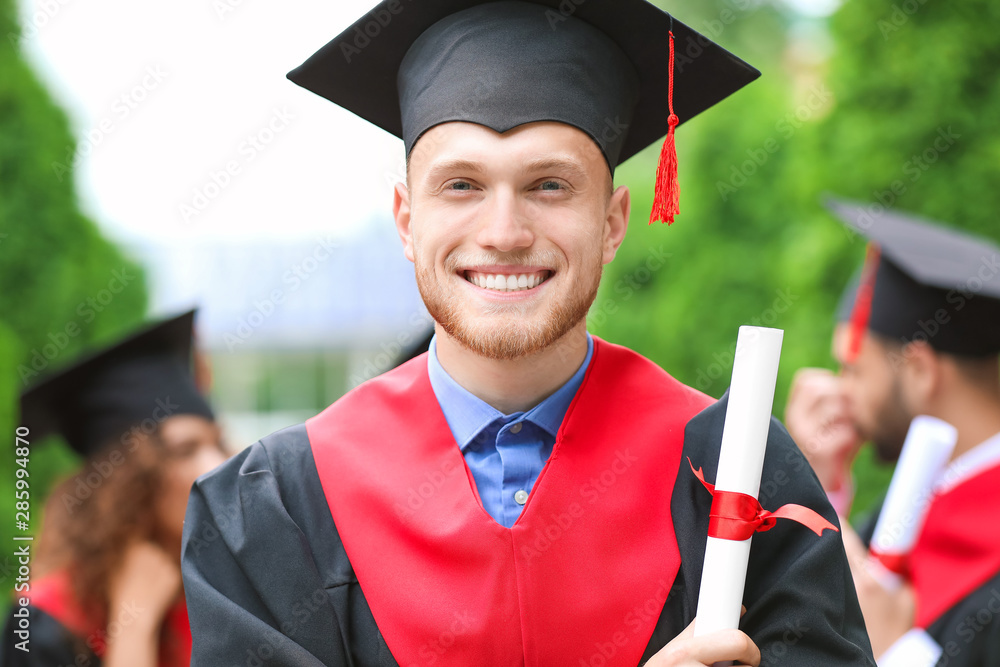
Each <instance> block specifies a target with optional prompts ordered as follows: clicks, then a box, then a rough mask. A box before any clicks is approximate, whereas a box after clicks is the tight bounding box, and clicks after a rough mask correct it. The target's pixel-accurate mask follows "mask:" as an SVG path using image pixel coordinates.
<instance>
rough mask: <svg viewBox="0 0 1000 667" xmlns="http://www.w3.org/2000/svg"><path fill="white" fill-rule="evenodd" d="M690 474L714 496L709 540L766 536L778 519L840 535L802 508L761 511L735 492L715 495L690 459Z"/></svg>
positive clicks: (782, 507) (825, 522)
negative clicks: (789, 520)
mask: <svg viewBox="0 0 1000 667" xmlns="http://www.w3.org/2000/svg"><path fill="white" fill-rule="evenodd" d="M688 465H690V466H691V472H693V473H694V476H695V477H697V478H698V480H699V481H700V482H701V483H702V484H703V485H704V486H705V488H706V489H708V492H709V493H711V494H712V508H711V509H710V510H709V515H708V516H709V519H708V536H709V537H716V538H719V539H722V540H735V541H737V542H742V541H744V540H748V539H750V537H751V536H752V535H753V534H754V533H763V532H765V531H768V530H771V529H772V528H774V526H775V524H776V523H778V519H791V520H792V521H795V522H796V523H801V524H802V525H803V526H805V527H806V528H808V529H809V530H811V531H813V532H814V533H816V534H817V535H822V534H823V531H824V530H826V529H827V528H829V529H830V530H832V531H834V532H837V533H839V532H840V530H839V529H838V528H837V527H836V526H834V525H833V524H832V523H830V522H829V521H827V520H826V519H824V518H823V517H822V516H820V515H819V514H818V513H817V512H815V511H813V510H811V509H809V508H808V507H803V506H802V505H794V504H788V505H782V506H781V507H779V508H778V509H776V510H775V511H773V512H768V511H767V510H766V509H764V508H763V507H761V505H760V502H758V501H757V499H756V498H754V497H753V496H748V495H747V494H745V493H738V492H735V491H716V490H715V485H714V484H709V483H708V482H706V481H705V475H704V473H703V472H702V470H701V468H698V469H697V470H695V467H694V463H691V459H690V458H688Z"/></svg>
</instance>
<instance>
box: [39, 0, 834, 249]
mask: <svg viewBox="0 0 1000 667" xmlns="http://www.w3.org/2000/svg"><path fill="white" fill-rule="evenodd" d="M784 2H786V3H787V4H788V5H790V6H791V7H793V8H794V9H796V10H797V11H800V12H802V13H804V14H807V15H822V14H825V13H829V12H830V11H832V10H833V9H834V8H835V7H836V5H837V4H838V0H784ZM374 4H375V3H374V1H373V0H280V1H279V0H171V1H170V2H142V1H139V2H137V1H136V0H22V16H23V20H22V25H23V26H24V34H25V40H24V41H25V50H26V52H27V53H28V55H29V58H31V60H32V62H33V63H34V65H35V67H36V69H38V70H39V71H40V73H41V74H42V76H43V78H44V79H45V80H46V81H47V83H48V84H49V87H50V89H51V90H52V91H53V93H54V94H55V96H56V98H57V99H58V100H59V101H60V103H61V104H62V105H63V107H64V108H65V109H67V110H68V112H69V114H70V117H71V121H72V123H73V126H74V129H75V131H76V135H77V137H78V138H79V145H78V148H77V153H76V155H75V156H64V157H63V159H62V161H63V162H64V163H65V162H67V160H68V157H75V159H76V161H77V162H76V163H77V166H78V168H77V172H76V181H77V184H78V192H79V193H80V196H81V199H82V203H83V206H84V208H85V210H87V211H88V212H89V213H90V214H91V215H92V216H93V217H94V218H95V219H96V220H97V221H98V223H99V224H100V225H101V226H102V227H103V228H104V229H105V231H106V232H107V233H108V234H110V235H111V236H112V237H114V238H117V239H119V240H123V241H131V242H140V243H154V244H156V243H164V242H174V243H177V242H180V243H186V242H189V241H194V240H196V239H202V240H206V239H211V238H214V239H240V240H244V241H245V240H262V239H265V240H267V239H274V240H276V241H277V240H285V239H288V240H292V239H295V238H306V237H310V236H313V235H314V234H316V233H317V232H319V231H322V232H325V233H335V234H340V233H344V234H349V233H350V231H351V230H356V229H358V228H359V227H360V226H361V225H364V224H369V223H371V221H372V220H373V219H374V218H376V217H381V218H383V219H385V220H388V217H387V216H388V214H389V211H390V203H391V185H392V183H394V182H395V181H396V180H398V176H399V175H400V174H401V171H402V157H403V156H402V152H403V149H402V143H401V142H400V141H398V140H397V139H395V138H393V137H391V136H389V135H388V134H386V133H385V132H382V131H381V130H379V129H377V128H375V127H374V126H372V125H370V124H369V123H367V122H365V121H362V120H360V119H358V118H357V117H355V116H353V115H352V114H350V113H349V112H346V111H344V110H342V109H340V108H338V107H336V106H335V105H333V104H331V103H329V102H327V101H325V100H322V99H321V98H319V97H317V96H315V95H313V94H312V93H309V92H307V91H305V90H303V89H301V88H299V87H298V86H295V85H294V84H292V83H291V82H289V81H287V80H286V79H285V78H284V75H285V72H287V71H288V70H290V69H292V68H293V67H295V66H296V65H298V64H299V63H300V62H301V61H302V60H304V59H305V58H306V57H307V56H309V55H310V54H311V53H312V52H313V51H315V50H316V49H317V48H319V47H320V46H321V45H322V44H324V43H326V42H327V41H329V40H330V39H331V38H333V37H334V36H335V35H336V34H338V33H339V32H340V31H341V30H342V29H344V28H346V27H347V26H349V25H350V24H351V23H353V21H354V20H355V19H356V18H358V17H360V16H362V15H363V14H364V13H365V12H367V11H368V10H369V9H371V7H372V6H373V5H374ZM150 73H156V76H153V75H151V74H150ZM123 96H124V98H123ZM288 114H290V115H291V120H290V121H287V123H286V121H282V120H281V118H282V117H283V116H287V115H288ZM271 123H273V124H274V128H276V129H280V131H277V132H275V133H274V134H273V135H272V134H270V132H271V130H270V129H269V125H270V124H271ZM257 134H261V136H260V141H259V142H258V145H260V146H262V148H261V149H260V150H258V149H256V148H253V147H252V146H251V144H249V143H248V142H247V140H248V137H250V136H251V135H257ZM267 139H270V143H266V144H265V143H264V140H267ZM251 157H252V159H251ZM231 161H235V163H236V165H237V166H238V168H239V173H237V174H236V175H235V176H232V177H229V178H228V182H227V176H221V177H217V179H216V180H217V181H218V182H219V183H224V184H225V187H223V188H219V189H217V188H216V187H215V184H213V180H212V175H213V173H218V172H220V171H222V170H224V169H225V167H226V165H227V163H230V162H231ZM55 173H56V169H55V168H54V171H53V174H54V175H55ZM198 192H201V193H202V194H203V195H212V197H211V198H208V197H206V198H205V199H201V200H196V195H197V193H198ZM183 204H187V205H189V206H191V209H189V215H188V216H187V219H185V216H184V214H183V213H182V211H181V206H182V205H183ZM195 204H199V205H200V206H202V207H204V208H203V210H197V209H196V208H195Z"/></svg>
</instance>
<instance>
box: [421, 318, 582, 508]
mask: <svg viewBox="0 0 1000 667" xmlns="http://www.w3.org/2000/svg"><path fill="white" fill-rule="evenodd" d="M593 354H594V340H593V338H591V337H590V334H587V356H586V357H585V358H584V360H583V364H582V365H581V366H580V368H579V369H578V370H577V371H576V373H574V374H573V377H571V378H570V379H569V380H568V381H567V382H566V384H564V385H563V386H562V387H560V388H559V389H558V390H556V392H555V393H553V394H552V395H551V396H549V397H548V398H546V399H545V400H544V401H542V402H541V403H539V404H538V405H536V406H535V407H533V408H532V409H530V410H528V411H527V412H515V413H513V414H509V415H505V414H503V413H502V412H500V411H499V410H497V409H496V408H494V407H492V406H491V405H489V404H488V403H486V402H485V401H483V400H481V399H479V398H477V397H476V396H474V395H472V394H471V393H470V392H468V391H467V390H466V389H465V388H464V387H462V386H461V385H459V384H458V383H457V382H455V380H454V379H453V378H452V377H451V376H450V375H448V373H447V371H445V370H444V368H442V367H441V363H440V362H439V361H438V358H437V340H436V337H435V338H433V339H431V345H430V354H429V355H428V359H427V373H428V375H429V376H430V380H431V387H432V388H433V389H434V395H435V396H436V397H437V400H438V403H440V404H441V411H442V412H443V413H444V418H445V420H446V421H447V422H448V427H449V428H450V429H451V433H452V435H453V436H455V442H456V443H457V444H458V447H459V449H460V450H461V451H462V455H463V456H465V461H466V463H467V464H468V466H469V470H470V471H472V477H473V479H475V480H476V489H478V491H479V498H480V499H481V500H482V502H483V509H485V510H486V512H487V513H489V515H490V516H492V517H493V519H494V520H496V522H497V523H499V524H500V525H502V526H506V527H507V528H510V527H511V526H513V525H514V522H515V521H517V517H519V516H520V515H521V510H522V509H523V508H524V503H525V502H527V498H528V494H530V493H531V487H532V486H534V484H535V480H536V479H538V475H539V474H540V473H541V472H542V468H543V467H545V462H546V461H547V460H548V459H549V454H551V453H552V447H553V446H554V445H555V442H556V433H558V432H559V426H560V425H562V421H563V418H564V417H565V416H566V410H567V409H568V408H569V404H570V403H571V402H572V401H573V397H574V396H576V392H577V390H578V389H579V388H580V385H581V384H582V383H583V376H584V375H585V374H586V372H587V366H589V365H590V358H591V357H592V356H593Z"/></svg>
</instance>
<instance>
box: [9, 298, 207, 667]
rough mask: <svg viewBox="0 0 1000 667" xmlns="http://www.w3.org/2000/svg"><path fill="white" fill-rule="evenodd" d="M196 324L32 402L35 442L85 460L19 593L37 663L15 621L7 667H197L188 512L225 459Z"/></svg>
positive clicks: (26, 409) (130, 345) (46, 521)
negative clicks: (188, 588) (195, 348)
mask: <svg viewBox="0 0 1000 667" xmlns="http://www.w3.org/2000/svg"><path fill="white" fill-rule="evenodd" d="M193 320H194V313H193V312H188V313H185V314H183V315H180V316H178V317H175V318H172V319H170V320H167V321H164V322H161V323H158V324H155V325H153V326H150V327H148V328H146V329H144V330H142V331H140V332H137V333H135V334H133V335H131V336H129V337H128V338H127V339H125V340H122V341H120V342H119V343H117V344H115V345H112V346H110V347H108V348H106V349H103V350H101V351H98V352H97V353H95V354H93V355H92V356H89V357H87V358H86V359H84V360H82V361H79V362H77V363H76V364H74V365H73V366H72V367H70V368H68V369H66V370H63V371H61V372H59V373H57V374H56V375H54V376H51V377H49V378H46V379H44V380H42V381H41V382H39V383H38V384H36V385H35V386H33V387H31V388H29V389H28V390H27V391H26V392H25V393H24V394H23V395H22V397H21V423H22V424H24V425H25V426H28V427H29V428H30V429H31V434H32V439H33V440H35V441H38V440H40V439H41V438H44V437H45V436H46V435H49V434H58V435H60V436H62V437H63V438H64V439H65V441H66V442H67V443H68V444H69V445H70V446H71V447H72V448H73V449H74V450H75V451H76V452H77V453H79V454H80V455H81V456H82V457H84V459H85V461H84V463H83V464H82V466H81V468H80V470H79V472H78V473H76V474H75V475H73V476H72V477H70V478H69V479H66V480H65V481H63V482H62V483H61V484H59V485H57V486H56V487H55V489H54V490H53V491H52V493H51V495H50V497H49V500H48V502H47V503H46V507H45V512H44V518H43V522H42V526H41V531H40V535H39V539H38V541H37V552H36V554H35V559H34V561H33V563H32V579H31V582H30V588H29V590H27V591H25V592H20V593H16V594H15V600H18V599H19V598H21V597H27V598H28V600H29V601H30V604H29V607H28V609H29V619H30V638H29V641H27V642H25V643H24V644H23V646H24V648H26V649H27V650H22V649H21V648H17V647H16V645H15V640H14V639H13V637H14V634H13V629H12V628H13V627H14V626H16V624H17V623H16V619H14V618H13V617H12V618H11V622H10V623H9V625H8V628H7V629H6V631H5V635H4V642H3V648H2V649H0V656H2V659H0V664H3V665H4V666H6V667H63V666H64V665H89V666H91V667H93V666H96V665H103V667H124V666H127V667H156V666H160V667H179V666H182V665H188V664H190V654H191V634H190V628H189V624H188V617H187V610H186V607H185V604H184V598H183V589H182V587H181V579H180V547H181V533H182V526H183V521H184V510H185V507H186V505H187V498H188V493H189V491H190V489H191V485H192V483H193V482H194V480H195V479H196V478H197V477H198V476H199V475H201V474H203V473H205V472H207V471H209V470H211V469H212V468H214V467H216V466H218V465H219V464H220V463H222V462H223V461H224V460H225V454H224V451H223V448H222V444H221V438H220V432H219V428H218V426H217V425H216V423H215V418H214V416H213V414H212V410H211V409H210V408H209V405H208V403H207V402H206V400H205V398H204V397H203V396H202V394H201V392H200V391H199V390H198V387H197V386H196V383H195V380H194V376H193V374H192V325H193ZM18 608H20V604H19V602H17V601H15V609H18ZM12 613H13V611H12Z"/></svg>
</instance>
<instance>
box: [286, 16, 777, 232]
mask: <svg viewBox="0 0 1000 667" xmlns="http://www.w3.org/2000/svg"><path fill="white" fill-rule="evenodd" d="M671 35H673V39H671ZM675 52H676V60H675ZM758 76H760V72H758V71H757V70H756V69H754V68H753V67H751V66H750V65H748V64H747V63H745V62H743V61H742V60H740V59H739V58H737V57H736V56H734V55H732V54H731V53H729V52H728V51H726V50H725V49H723V48H722V47H720V46H719V45H717V44H715V43H713V42H712V41H711V40H709V39H708V38H706V37H704V36H702V35H700V34H699V33H697V32H695V31H694V30H692V29H691V28H689V27H688V26H686V25H684V24H683V23H681V22H680V21H677V20H675V19H674V18H673V17H671V16H670V15H669V14H667V13H665V12H663V11H662V10H661V9H659V8H658V7H656V6H654V5H652V4H650V3H649V2H646V1H645V0H586V1H585V2H580V1H577V2H572V3H570V2H567V1H566V0H531V1H510V0H508V1H502V2H489V1H488V0H386V1H384V2H381V3H379V4H378V5H377V6H376V7H375V8H374V9H372V10H371V11H370V12H368V13H367V14H366V15H365V16H363V17H361V18H360V19H359V20H358V21H357V22H355V23H354V25H352V26H351V27H350V28H348V29H347V30H345V31H344V32H342V33H341V34H340V35H338V36H337V37H335V38H334V39H333V40H332V41H330V42H329V43H328V44H326V45H325V46H324V47H323V48H321V49H320V50H319V51H317V52H316V53H315V54H314V55H313V56H311V57H310V58H309V59H308V60H306V61H305V62H304V63H303V64H302V65H300V66H299V67H298V68H296V69H295V70H293V71H291V72H289V74H288V78H289V79H291V80H292V81H294V82H295V83H297V84H299V85H300V86H303V87H305V88H307V89H309V90H311V91H313V92H315V93H317V94H318V95H321V96H323V97H325V98H327V99H328V100H331V101H332V102H334V103H336V104H338V105H340V106H342V107H344V108H346V109H348V110H350V111H352V112H354V113H356V114H357V115H359V116H361V117H362V118H364V119H366V120H368V121H370V122H372V123H374V124H375V125H378V126H379V127H381V128H383V129H384V130H386V131H387V132H390V133H392V134H394V135H396V136H397V137H401V138H402V139H403V141H404V144H405V147H406V153H407V155H409V154H410V151H411V150H412V148H413V146H414V144H415V143H416V142H417V140H418V139H419V138H420V136H421V135H423V133H424V132H426V131H427V130H429V129H431V128H432V127H434V126H435V125H439V124H441V123H445V122H449V121H466V122H472V123H478V124H481V125H484V126H486V127H489V128H492V129H493V130H495V131H497V132H501V133H502V132H506V131H508V130H510V129H512V128H514V127H517V126H519V125H522V124H525V123H530V122H536V121H558V122H563V123H567V124H569V125H572V126H574V127H577V128H579V129H580V130H582V131H584V132H586V133H587V134H589V135H590V136H591V137H592V138H593V139H594V141H595V142H597V144H598V145H599V146H600V148H601V150H602V151H603V153H604V157H605V159H606V160H607V163H608V166H609V167H610V169H611V171H612V173H614V169H615V167H616V166H617V165H619V164H621V163H622V162H624V161H625V160H627V159H628V158H630V157H631V156H633V155H634V154H636V153H638V152H639V151H640V150H642V149H643V148H645V147H646V146H648V145H650V144H651V143H653V142H654V141H656V140H657V139H659V138H660V137H663V136H664V135H665V134H666V135H668V137H667V141H666V142H665V144H664V157H663V158H661V166H660V173H659V174H658V182H657V189H658V197H657V200H658V201H659V199H660V198H661V192H660V191H661V190H664V189H667V188H671V187H673V188H675V187H676V186H675V183H674V181H673V180H671V181H670V183H669V184H668V183H666V180H669V179H670V178H671V177H674V178H675V176H676V162H670V160H673V159H674V158H673V157H672V155H673V154H672V149H673V141H672V138H673V132H672V130H673V127H674V126H675V125H677V124H678V123H681V122H684V121H686V120H688V119H690V118H693V117H694V116H696V115H697V114H699V113H701V112H702V111H704V110H705V109H707V108H708V107H710V106H712V105H713V104H715V103H716V102H719V101H720V100H722V99H724V98H725V97H727V96H729V95H730V94H732V93H733V92H735V91H737V90H739V89H740V88H742V87H743V86H745V85H746V84H747V83H749V82H751V81H753V80H754V79H756V78H757V77H758ZM675 92H676V95H674V93H675ZM675 103H676V104H675ZM675 114H676V115H675ZM668 130H669V131H668ZM668 148H669V152H670V154H671V157H670V158H669V160H668V158H667V153H668ZM668 162H669V164H668ZM662 196H665V197H674V198H676V191H673V192H665V193H663V195H662ZM660 204H661V206H662V207H667V206H670V204H669V203H667V202H660ZM672 205H673V208H674V209H676V202H675V201H674V202H673V204H672ZM660 212H661V213H664V214H666V215H669V217H670V218H671V219H672V214H671V211H660ZM656 213H657V211H656V210H654V214H656ZM657 219H666V218H664V217H658V218H657Z"/></svg>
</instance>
